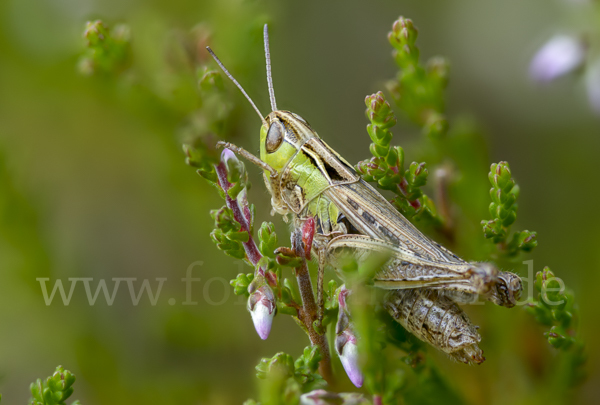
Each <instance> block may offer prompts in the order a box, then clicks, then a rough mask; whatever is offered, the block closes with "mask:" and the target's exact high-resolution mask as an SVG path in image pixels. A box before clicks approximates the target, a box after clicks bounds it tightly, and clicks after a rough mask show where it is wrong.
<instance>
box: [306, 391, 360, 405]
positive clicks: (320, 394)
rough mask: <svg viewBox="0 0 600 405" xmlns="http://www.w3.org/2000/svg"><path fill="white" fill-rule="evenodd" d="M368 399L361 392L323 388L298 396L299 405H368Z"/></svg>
mask: <svg viewBox="0 0 600 405" xmlns="http://www.w3.org/2000/svg"><path fill="white" fill-rule="evenodd" d="M370 403H371V402H370V401H368V400H367V399H366V398H365V397H364V396H363V395H362V394H358V393H355V392H352V393H346V392H342V393H339V394H338V393H335V392H329V391H325V390H314V391H311V392H307V393H306V394H302V395H301V396H300V405H368V404H370Z"/></svg>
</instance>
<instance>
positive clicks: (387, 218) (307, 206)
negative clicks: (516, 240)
mask: <svg viewBox="0 0 600 405" xmlns="http://www.w3.org/2000/svg"><path fill="white" fill-rule="evenodd" d="M264 45H265V57H266V69H267V84H268V90H269V98H270V102H271V113H269V114H268V115H267V116H266V117H265V116H263V115H262V114H261V112H260V110H259V109H258V107H256V105H255V104H254V102H253V101H252V99H251V98H250V96H248V94H247V93H246V91H245V90H244V89H243V87H242V86H241V85H240V84H239V83H238V82H237V80H235V78H234V77H233V76H232V75H231V73H229V71H228V70H227V69H226V68H225V66H224V65H223V63H222V62H221V61H220V60H219V58H218V57H217V56H216V55H215V54H214V52H213V51H212V50H211V49H210V47H207V50H208V52H209V53H210V54H211V55H212V57H213V58H214V59H215V61H216V62H217V64H218V65H219V66H220V67H221V69H222V70H223V72H225V74H226V75H227V77H229V78H230V79H231V80H232V82H233V83H234V84H235V85H236V86H237V87H238V88H239V89H240V91H241V92H242V94H243V95H244V96H245V97H246V99H247V100H248V101H249V102H250V104H251V105H252V107H253V108H254V110H255V111H256V112H257V114H258V115H259V117H260V119H261V121H262V126H261V128H260V157H257V156H255V155H253V154H252V153H250V152H248V151H246V150H245V149H242V148H240V147H238V146H235V145H233V144H231V143H228V142H219V143H218V145H219V146H221V147H226V148H229V149H231V150H232V151H233V152H235V153H237V154H238V155H240V156H242V157H244V158H245V159H247V160H248V161H250V162H251V163H253V164H255V165H256V166H258V167H260V168H261V169H263V176H264V181H265V184H266V187H267V189H268V191H269V193H270V195H271V204H272V207H273V210H272V214H274V213H278V214H280V215H282V216H283V217H284V220H286V222H288V221H289V220H290V218H291V221H292V225H293V226H294V227H296V228H300V227H303V226H304V225H305V224H306V223H307V221H309V220H310V223H312V221H314V223H315V224H316V226H315V227H316V232H315V235H314V241H313V243H314V247H315V249H313V254H314V255H315V256H316V258H317V259H318V263H319V276H318V286H317V293H318V304H319V308H321V311H320V314H319V320H321V319H322V307H323V295H322V290H323V288H322V285H323V273H324V270H325V266H326V265H331V266H332V267H334V268H338V267H336V264H338V262H339V260H340V256H341V255H343V252H344V251H347V250H350V252H352V254H354V255H356V257H358V258H359V259H360V258H361V257H364V256H366V255H368V254H370V253H373V252H387V254H390V255H391V259H390V260H389V261H388V262H387V263H386V264H385V265H384V266H383V267H382V269H381V270H380V271H379V272H378V273H377V274H376V275H375V277H374V279H373V283H374V285H375V286H376V287H380V288H384V289H390V290H399V289H400V290H401V289H415V288H431V289H439V290H448V291H452V292H453V293H455V296H456V297H457V298H460V299H467V298H469V299H470V297H472V296H473V295H475V294H477V295H482V296H484V297H485V298H486V299H489V300H490V301H492V302H494V303H496V304H498V305H502V306H507V307H511V306H513V305H514V303H515V300H516V299H518V298H519V296H520V293H521V290H522V285H521V280H520V279H519V277H518V276H517V275H515V274H513V273H508V272H499V271H498V270H497V269H496V268H495V267H493V266H492V265H490V264H488V263H470V262H467V261H465V260H463V259H461V258H460V257H458V256H457V255H455V254H454V253H452V252H450V251H449V250H448V249H446V248H444V247H443V246H441V245H440V244H438V243H436V242H434V241H433V240H431V239H429V238H428V237H426V236H425V235H423V234H422V233H421V232H420V231H419V230H418V229H417V228H416V227H415V226H413V225H412V224H411V223H410V222H409V221H408V220H407V219H406V218H404V217H403V216H402V215H401V214H400V213H399V212H398V211H397V210H396V209H395V208H394V206H393V205H392V204H391V203H390V202H389V201H387V200H386V199H385V197H383V196H382V195H381V194H380V193H379V192H378V191H377V190H375V189H374V188H373V187H372V186H371V185H369V184H368V183H367V182H365V181H364V180H363V179H362V178H361V177H360V175H359V174H357V172H356V170H354V168H353V167H352V165H351V164H350V163H348V162H347V161H346V160H345V159H344V158H343V157H342V156H340V155H339V154H338V153H337V152H335V150H333V149H332V148H331V147H329V145H327V144H326V143H325V141H323V140H322V139H321V138H320V137H319V135H318V134H317V132H316V131H315V130H313V129H312V127H311V126H310V124H309V123H308V122H307V121H306V120H305V119H304V118H302V117H300V116H299V115H297V114H295V113H293V112H291V111H285V110H279V109H278V108H277V104H276V100H275V92H274V89H273V79H272V76H271V58H270V52H269V38H268V30H267V25H265V27H264ZM308 250H310V247H309V249H308Z"/></svg>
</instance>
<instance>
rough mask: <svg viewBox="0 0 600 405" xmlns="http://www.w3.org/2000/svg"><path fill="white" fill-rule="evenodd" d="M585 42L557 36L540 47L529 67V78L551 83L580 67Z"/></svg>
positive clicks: (572, 37)
mask: <svg viewBox="0 0 600 405" xmlns="http://www.w3.org/2000/svg"><path fill="white" fill-rule="evenodd" d="M586 48H587V47H586V45H585V42H584V41H583V40H582V39H581V38H578V37H575V36H570V35H557V36H555V37H553V38H552V39H550V40H549V41H548V42H546V44H544V46H542V47H541V48H540V49H539V50H538V51H537V53H536V54H535V56H534V57H533V59H532V60H531V64H530V65H529V73H530V75H531V78H532V79H533V80H535V81H538V82H543V83H547V82H551V81H553V80H555V79H557V78H559V77H561V76H564V75H566V74H567V73H570V72H572V71H573V70H575V69H577V68H578V67H580V66H581V65H582V64H583V62H584V60H585V55H586Z"/></svg>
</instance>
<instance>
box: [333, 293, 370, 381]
mask: <svg viewBox="0 0 600 405" xmlns="http://www.w3.org/2000/svg"><path fill="white" fill-rule="evenodd" d="M349 294H350V290H347V289H346V287H345V286H342V287H341V288H340V294H339V298H338V300H339V314H338V321H337V324H336V325H335V334H336V338H335V350H336V352H337V354H338V356H340V361H341V362H342V366H344V370H346V374H348V378H350V381H352V384H354V385H355V386H357V387H362V385H363V380H364V377H363V374H362V372H361V371H360V368H359V365H358V362H359V355H358V345H357V335H356V332H355V331H354V327H353V325H352V323H351V319H350V313H349V312H348V306H347V305H346V297H347V296H348V295H349Z"/></svg>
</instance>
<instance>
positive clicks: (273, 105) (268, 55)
mask: <svg viewBox="0 0 600 405" xmlns="http://www.w3.org/2000/svg"><path fill="white" fill-rule="evenodd" d="M264 38H265V58H266V59H267V83H268V85H269V99H270V100H271V110H272V111H277V103H276V102H275V91H274V90H273V77H271V53H270V52H269V28H268V27H267V24H265V31H264Z"/></svg>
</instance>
